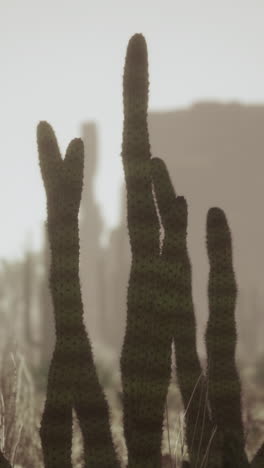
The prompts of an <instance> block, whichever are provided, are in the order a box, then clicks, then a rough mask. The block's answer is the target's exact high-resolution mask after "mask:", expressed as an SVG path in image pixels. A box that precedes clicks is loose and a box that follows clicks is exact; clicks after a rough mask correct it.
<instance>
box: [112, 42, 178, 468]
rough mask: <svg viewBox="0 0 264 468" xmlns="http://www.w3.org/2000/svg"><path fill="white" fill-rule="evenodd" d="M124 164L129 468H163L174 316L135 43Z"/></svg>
mask: <svg viewBox="0 0 264 468" xmlns="http://www.w3.org/2000/svg"><path fill="white" fill-rule="evenodd" d="M123 97H124V130H123V148H122V158H123V166H124V171H125V181H126V187H127V221H128V230H129V237H130V244H131V252H132V264H131V270H130V278H129V285H128V292H127V323H126V331H125V338H124V343H123V348H122V354H121V360H120V363H121V373H122V385H123V402H124V433H125V438H126V442H127V450H128V468H135V467H137V468H141V467H142V468H143V467H144V468H159V467H160V466H161V442H162V424H163V416H164V408H165V401H166V396H167V392H168V386H169V382H170V376H171V326H170V316H169V313H168V310H167V308H166V307H163V304H162V297H163V292H164V291H163V283H162V284H160V281H162V277H161V275H160V267H161V262H162V259H161V257H160V240H159V237H160V225H159V220H158V216H157V212H156V208H155V202H154V197H153V193H152V177H151V165H150V158H151V154H150V145H149V139H148V128H147V102H148V71H147V48H146V43H145V39H144V38H143V36H142V35H141V34H136V35H135V36H133V37H132V38H131V40H130V42H129V44H128V49H127V55H126V63H125V71H124V91H123Z"/></svg>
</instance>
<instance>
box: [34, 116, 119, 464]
mask: <svg viewBox="0 0 264 468" xmlns="http://www.w3.org/2000/svg"><path fill="white" fill-rule="evenodd" d="M37 140H38V150H39V162H40V169H41V174H42V178H43V181H44V185H45V189H46V194H47V210H48V223H47V224H48V234H49V241H50V248H51V268H50V289H51V293H52V299H53V307H54V315H55V326H56V343H55V349H54V353H53V356H52V361H51V365H50V369H49V375H48V386H47V397H46V402H45V408H44V412H43V416H42V421H41V428H40V436H41V441H42V447H43V455H44V462H45V467H47V468H57V467H58V468H59V467H60V468H61V467H62V466H63V467H64V468H66V467H71V466H72V463H71V443H72V410H73V408H74V409H75V410H76V413H77V417H78V420H79V424H80V428H81V431H82V435H83V440H84V458H85V466H89V468H90V467H91V468H92V467H94V468H95V467H98V466H100V467H105V468H110V467H113V468H114V467H115V468H116V467H117V466H118V462H117V459H116V454H115V450H114V446H113V442H112V436H111V431H110V425H109V416H108V406H107V402H106V399H105V396H104V393H103V391H102V388H101V386H100V384H99V380H98V377H97V373H96V369H95V365H94V361H93V355H92V349H91V345H90V341H89V339H88V336H87V333H86V330H85V327H84V323H83V307H82V301H81V292H80V283H79V238H78V212H79V205H80V200H81V191H82V180H83V163H84V161H83V159H84V155H83V143H82V141H81V140H80V139H74V140H72V141H71V143H70V144H69V146H68V149H67V151H66V156H65V159H64V160H63V159H62V158H61V155H60V152H59V148H58V144H57V141H56V137H55V134H54V132H53V130H52V128H51V126H50V125H49V124H48V123H47V122H40V123H39V125H38V129H37Z"/></svg>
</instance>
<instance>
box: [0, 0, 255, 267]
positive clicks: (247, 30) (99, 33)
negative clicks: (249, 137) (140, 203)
mask: <svg viewBox="0 0 264 468" xmlns="http://www.w3.org/2000/svg"><path fill="white" fill-rule="evenodd" d="M263 21H264V2H263V0H246V1H245V0H232V1H230V0H221V1H220V0H182V1H179V0H170V1H169V0H162V1H161V0H160V1H157V0H133V2H132V1H127V0H122V1H121V0H104V1H102V0H95V1H91V0H85V1H84V0H45V1H39V0H23V1H22V0H0V63H1V73H0V120H1V122H0V123H1V125H0V194H1V197H0V215H1V226H0V258H10V259H11V258H15V257H18V258H20V257H21V256H22V255H23V253H24V248H25V245H26V243H27V239H28V238H31V240H32V243H33V247H34V249H39V248H40V245H41V242H42V240H41V232H42V231H41V230H42V222H43V220H44V219H45V217H46V198H45V193H44V188H43V184H42V179H41V176H40V171H39V166H38V155H37V146H36V127H37V124H38V122H39V121H40V120H47V121H48V122H49V123H50V124H51V125H52V126H53V128H54V130H55V132H56V135H57V138H58V142H59V145H60V148H61V151H62V153H63V154H64V152H65V150H66V147H67V145H68V143H69V142H70V140H71V139H72V138H74V137H78V136H81V124H82V123H83V122H84V121H87V120H92V121H95V122H96V123H97V124H98V138H99V157H100V163H99V168H98V174H97V178H96V181H95V187H94V188H95V194H96V198H97V200H98V201H99V203H100V206H101V209H102V213H103V215H104V218H105V222H106V225H107V227H108V228H109V227H113V226H114V225H116V223H117V222H118V211H119V204H118V195H119V188H120V184H121V182H122V179H123V170H122V165H121V157H120V153H121V141H122V121H123V108H122V75H123V66H124V60H125V53H126V47H127V43H128V41H129V38H130V37H131V36H132V35H133V34H135V33H143V34H144V36H145V38H146V41H147V45H148V52H149V71H150V100H149V110H167V109H177V108H183V107H186V106H189V105H191V104H192V102H194V101H201V100H212V99H213V100H221V101H230V100H232V101H233V100H235V101H240V102H243V103H264V28H263Z"/></svg>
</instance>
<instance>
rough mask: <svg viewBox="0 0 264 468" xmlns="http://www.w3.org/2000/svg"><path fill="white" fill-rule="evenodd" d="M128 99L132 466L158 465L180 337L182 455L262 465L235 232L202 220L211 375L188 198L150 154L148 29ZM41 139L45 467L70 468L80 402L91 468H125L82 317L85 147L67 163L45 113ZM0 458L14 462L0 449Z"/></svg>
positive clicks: (77, 145)
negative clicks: (248, 389)
mask: <svg viewBox="0 0 264 468" xmlns="http://www.w3.org/2000/svg"><path fill="white" fill-rule="evenodd" d="M123 98H124V129H123V146H122V161H123V167H124V173H125V181H126V188H127V222H128V231H129V238H130V245H131V252H132V263H131V271H130V278H129V284H128V291H127V322H126V330H125V338H124V343H123V348H122V353H121V359H120V366H121V377H122V386H123V410H124V418H123V420H124V434H125V439H126V444H127V450H128V468H143V467H144V468H161V466H162V455H161V442H162V434H163V417H164V409H165V403H166V397H167V392H168V386H169V383H170V378H171V352H172V343H173V342H174V345H175V357H176V372H177V377H178V382H179V387H180V391H181V395H182V399H183V404H184V408H185V411H186V442H187V446H188V454H189V461H186V460H185V461H183V465H182V466H184V467H186V468H206V467H207V468H208V467H209V468H246V467H251V468H263V467H264V444H263V445H262V446H261V447H260V449H259V450H258V452H257V453H256V455H255V457H254V458H253V460H252V462H251V463H249V462H248V459H247V456H246V453H245V439H244V432H243V424H242V416H241V401H240V400H241V388H240V380H239V376H238V372H237V370H236V366H235V347H236V339H237V337H236V324H235V317H234V312H235V303H236V294H237V286H236V281H235V275H234V271H233V265H232V243H231V233H230V230H229V226H228V223H227V220H226V217H225V214H224V212H223V211H222V210H221V209H219V208H215V207H214V208H211V209H210V210H209V211H208V215H207V228H206V231H207V251H208V258H209V263H210V274H209V282H208V298H209V318H208V322H207V328H206V334H205V342H206V349H207V358H208V362H207V369H206V374H205V375H204V373H203V371H202V368H201V364H200V361H199V357H198V353H197V350H196V323H195V315H194V308H193V301H192V280H191V264H190V260H189V256H188V251H187V244H186V237H187V203H186V200H185V198H184V197H182V196H176V194H175V191H174V188H173V185H172V183H171V180H170V177H169V173H168V171H167V168H166V165H165V163H164V162H163V161H162V160H161V159H160V158H152V157H151V152H150V144H149V137H148V126H147V105H148V63H147V47H146V41H145V39H144V37H143V36H142V34H136V35H134V36H133V37H132V38H131V39H130V41H129V44H128V48H127V55H126V62H125V69H124V88H123ZM37 142H38V152H39V163H40V169H41V174H42V178H43V182H44V186H45V190H46V196H47V212H48V220H47V228H48V235H49V245H50V249H51V265H50V282H49V285H50V290H51V294H52V300H53V309H54V318H55V328H56V342H55V349H54V352H53V355H52V360H51V364H50V369H49V375H48V385H47V396H46V401H45V407H44V411H43V415H42V421H41V427H40V437H41V442H42V448H43V456H44V464H45V468H61V467H63V468H72V461H71V444H72V423H73V422H72V411H73V409H74V410H75V411H76V414H77V417H78V420H79V424H80V428H81V431H82V435H83V443H84V464H85V467H86V468H98V467H100V468H120V466H121V464H120V462H119V460H118V458H117V454H116V451H115V447H114V444H113V441H112V435H111V430H110V423H109V408H108V405H107V402H106V398H105V395H104V392H103V390H102V387H101V385H100V383H99V380H98V376H97V372H96V368H95V365H94V360H93V353H92V346H91V343H90V340H89V337H88V334H87V332H86V329H85V327H84V323H83V305H82V299H81V291H80V281H79V232H78V212H79V206H80V200H81V192H82V185H83V167H84V160H83V159H84V152H83V144H82V141H81V140H80V139H74V140H72V141H71V143H70V144H69V146H68V148H67V151H66V155H65V158H64V160H63V159H62V157H61V154H60V151H59V147H58V144H57V140H56V137H55V134H54V131H53V129H52V128H51V126H50V125H49V124H48V123H47V122H44V121H42V122H40V123H39V125H38V129H37ZM159 219H160V220H161V221H159ZM160 223H161V225H160ZM161 226H162V227H163V229H164V239H163V242H161V240H160V234H161ZM87 241H88V242H89V239H88V240H87ZM0 466H1V467H2V466H3V467H4V468H10V464H9V463H8V462H7V461H6V460H5V458H4V455H3V454H2V453H1V452H0Z"/></svg>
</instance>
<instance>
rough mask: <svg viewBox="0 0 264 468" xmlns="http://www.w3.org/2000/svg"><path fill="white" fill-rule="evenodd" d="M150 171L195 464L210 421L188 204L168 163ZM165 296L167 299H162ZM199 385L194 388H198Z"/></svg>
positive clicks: (157, 162) (206, 439) (156, 161)
mask: <svg viewBox="0 0 264 468" xmlns="http://www.w3.org/2000/svg"><path fill="white" fill-rule="evenodd" d="M151 163H152V176H153V182H154V187H155V194H156V197H157V204H158V209H159V213H160V217H161V222H162V225H163V227H164V240H163V246H162V259H163V265H162V284H164V288H165V292H166V296H165V295H164V297H166V298H167V301H166V306H167V308H168V309H169V310H168V311H167V315H169V314H170V317H171V320H172V322H171V324H170V326H171V339H172V338H173V339H174V343H175V356H176V372H177V377H178V382H179V388H180V391H181V395H182V398H183V404H184V408H185V410H186V441H187V445H188V448H189V455H190V460H191V463H193V465H192V466H195V464H194V460H195V463H197V466H199V465H200V463H201V460H202V459H203V456H204V454H205V452H206V448H207V444H208V442H209V436H210V435H211V431H212V426H211V424H210V420H209V414H208V408H207V404H206V382H205V379H204V376H203V372H202V368H201V364H200V361H199V357H198V354H197V351H196V323H195V315H194V310H193V302H192V289H191V265H190V261H189V257H188V252H187V244H186V237H187V204H186V200H185V198H184V197H182V196H178V197H176V194H175V191H174V187H173V185H172V182H171V180H170V176H169V173H168V170H167V168H166V165H165V163H164V162H163V161H162V160H161V159H160V158H153V159H152V161H151ZM164 301H165V299H164ZM194 389H195V390H194Z"/></svg>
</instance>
